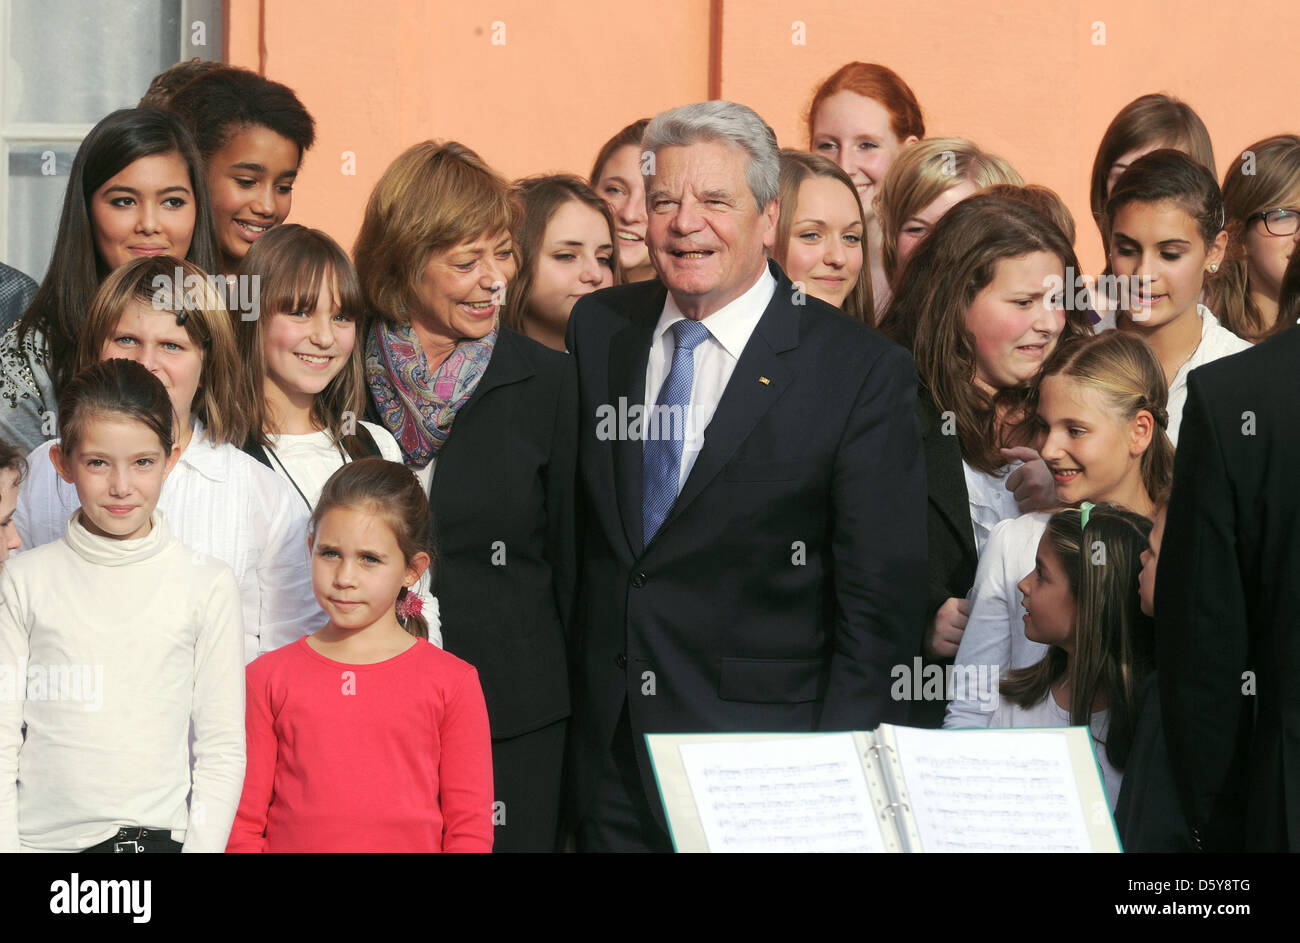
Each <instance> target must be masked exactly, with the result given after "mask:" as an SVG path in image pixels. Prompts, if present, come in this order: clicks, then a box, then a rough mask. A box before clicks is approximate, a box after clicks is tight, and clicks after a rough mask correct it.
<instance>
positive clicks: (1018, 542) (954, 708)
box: [943, 511, 1053, 728]
mask: <svg viewBox="0 0 1300 943" xmlns="http://www.w3.org/2000/svg"><path fill="white" fill-rule="evenodd" d="M1052 514H1053V512H1052V511H1034V512H1032V513H1030V514H1022V515H1021V516H1020V517H1015V518H1012V519H1010V520H1006V521H1003V522H1002V523H1000V524H998V525H997V526H996V527H994V528H993V532H992V534H990V535H989V542H988V544H987V546H985V548H984V552H983V553H982V554H980V562H979V566H978V567H976V569H975V584H974V585H973V586H972V587H971V590H970V592H969V593H967V594H966V598H967V599H968V600H969V601H970V616H969V617H968V621H967V623H966V631H964V632H963V633H962V636H961V643H960V644H959V645H958V646H957V657H956V659H955V661H954V662H953V665H954V668H953V675H954V677H959V678H960V677H981V676H982V677H989V678H998V677H1001V676H1002V674H1003V673H1005V672H1006V671H1007V670H1008V669H1009V668H1026V667H1028V666H1029V665H1033V664H1036V663H1037V662H1038V661H1039V660H1040V659H1041V658H1042V657H1043V656H1044V655H1046V654H1047V648H1048V646H1046V645H1044V644H1043V643H1042V642H1034V641H1031V640H1030V639H1029V638H1027V637H1026V636H1025V620H1024V619H1023V618H1022V616H1023V615H1024V612H1025V610H1024V606H1023V605H1022V603H1023V601H1024V597H1023V596H1022V595H1021V593H1020V590H1019V589H1017V588H1016V587H1017V584H1019V582H1020V581H1021V580H1022V579H1024V578H1025V576H1026V574H1028V573H1029V572H1030V571H1032V570H1033V568H1034V560H1035V558H1036V557H1037V556H1038V542H1039V541H1040V540H1041V539H1042V537H1043V533H1044V532H1045V531H1046V530H1047V522H1048V521H1049V520H1051V517H1052ZM965 665H983V666H986V668H985V671H984V674H983V675H979V674H970V673H966V672H963V671H961V670H960V669H961V668H962V667H963V666H965ZM972 687H974V686H973V685H972ZM964 693H965V696H963V690H962V685H956V686H955V688H954V692H953V699H952V701H950V702H949V704H948V712H947V714H946V715H945V716H944V721H943V725H944V727H947V728H953V727H986V726H988V721H989V714H988V712H987V711H986V710H985V709H983V708H982V707H981V701H980V699H979V692H978V691H974V690H972V691H968V692H964Z"/></svg>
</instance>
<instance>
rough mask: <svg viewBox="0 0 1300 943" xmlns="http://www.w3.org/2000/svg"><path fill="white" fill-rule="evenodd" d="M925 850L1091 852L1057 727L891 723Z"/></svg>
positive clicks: (1071, 770)
mask: <svg viewBox="0 0 1300 943" xmlns="http://www.w3.org/2000/svg"><path fill="white" fill-rule="evenodd" d="M893 735H894V738H895V743H896V745H897V752H898V758H899V764H900V765H901V767H902V771H903V780H904V782H905V784H906V788H907V793H908V795H909V797H910V802H911V808H912V813H913V815H914V817H915V820H916V826H917V831H918V832H919V833H920V836H921V848H922V850H924V851H1091V850H1092V840H1091V838H1090V836H1089V832H1088V828H1087V825H1086V823H1085V822H1084V818H1083V804H1082V802H1081V800H1080V797H1079V787H1078V785H1077V783H1076V780H1075V772H1074V767H1073V765H1072V763H1071V760H1070V754H1069V750H1068V749H1067V745H1066V742H1065V740H1064V739H1063V738H1062V737H1061V736H1060V732H1058V731H1047V730H1045V731H1043V732H1042V733H1037V732H1034V731H1028V730H1017V731H1014V732H1012V731H1005V732H1004V731H997V730H969V731H959V730H916V729H912V728H909V727H897V728H894V730H893Z"/></svg>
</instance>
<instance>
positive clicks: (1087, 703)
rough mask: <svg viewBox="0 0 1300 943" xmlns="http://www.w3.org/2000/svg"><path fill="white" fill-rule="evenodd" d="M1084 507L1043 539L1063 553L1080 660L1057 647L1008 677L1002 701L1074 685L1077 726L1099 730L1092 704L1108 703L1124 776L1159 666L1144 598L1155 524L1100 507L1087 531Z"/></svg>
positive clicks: (1061, 517) (1113, 751) (1034, 698)
mask: <svg viewBox="0 0 1300 943" xmlns="http://www.w3.org/2000/svg"><path fill="white" fill-rule="evenodd" d="M1081 519H1082V514H1081V512H1080V511H1079V510H1078V509H1077V508H1067V509H1066V510H1064V511H1057V512H1056V513H1055V514H1053V515H1052V518H1051V520H1049V521H1048V522H1047V530H1046V532H1045V533H1044V535H1043V540H1044V541H1045V542H1046V543H1047V544H1048V545H1049V546H1050V547H1051V548H1052V550H1053V551H1054V552H1055V553H1056V556H1057V558H1058V559H1059V560H1060V561H1061V567H1062V569H1064V570H1065V573H1066V577H1067V579H1068V580H1069V583H1070V595H1071V596H1072V597H1073V598H1074V607H1075V608H1074V626H1075V629H1074V655H1073V657H1070V656H1068V655H1067V654H1066V652H1065V650H1064V649H1062V648H1058V647H1057V646H1055V645H1053V646H1052V647H1051V649H1050V650H1049V651H1048V653H1047V654H1046V655H1044V656H1043V658H1042V660H1041V661H1039V662H1038V663H1037V664H1035V665H1032V666H1030V667H1028V668H1018V669H1016V670H1014V671H1009V672H1007V674H1006V677H1004V678H1003V679H1002V683H1001V686H1000V689H1001V694H1002V695H1003V696H1005V697H1007V698H1010V699H1011V700H1012V701H1013V702H1014V703H1016V704H1018V705H1019V706H1020V707H1023V708H1026V709H1027V708H1030V707H1033V706H1035V705H1037V704H1039V703H1041V702H1042V700H1043V698H1045V697H1050V696H1051V692H1052V685H1053V684H1055V683H1056V682H1057V681H1058V680H1060V679H1061V678H1064V677H1066V676H1067V675H1068V676H1069V679H1070V723H1071V724H1072V725H1074V726H1082V727H1088V726H1090V725H1091V724H1092V705H1093V704H1094V703H1095V702H1096V700H1097V698H1098V697H1099V696H1100V697H1101V698H1103V699H1104V700H1105V702H1106V710H1107V712H1108V713H1107V733H1106V756H1107V758H1109V760H1110V762H1111V765H1112V766H1114V767H1115V768H1116V769H1123V768H1124V764H1125V763H1126V762H1127V760H1128V754H1129V750H1130V748H1131V747H1132V746H1133V735H1134V733H1135V731H1136V729H1137V696H1138V691H1140V690H1141V688H1142V682H1143V681H1144V680H1145V679H1146V676H1147V675H1148V674H1150V673H1151V671H1152V670H1153V669H1154V667H1155V633H1154V626H1153V623H1152V621H1151V619H1150V617H1149V616H1146V615H1143V614H1142V601H1141V599H1140V598H1139V593H1138V574H1139V573H1141V571H1142V561H1141V559H1140V558H1141V555H1142V551H1143V550H1145V549H1146V547H1147V539H1148V538H1149V537H1150V535H1151V521H1150V520H1148V519H1147V518H1145V517H1143V516H1142V515H1141V514H1136V513H1134V512H1133V511H1129V510H1126V509H1124V508H1121V507H1119V506H1118V505H1114V504H1099V505H1097V506H1096V507H1094V508H1093V509H1092V511H1091V512H1090V513H1089V517H1088V526H1087V528H1083V527H1080V526H1079V525H1080V522H1081Z"/></svg>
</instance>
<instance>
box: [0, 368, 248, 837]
mask: <svg viewBox="0 0 1300 943" xmlns="http://www.w3.org/2000/svg"><path fill="white" fill-rule="evenodd" d="M174 419H175V417H174V413H173V409H172V404H171V401H170V399H169V398H168V394H167V390H166V388H165V387H164V386H163V384H162V382H161V381H159V379H158V378H157V377H155V376H154V375H153V374H151V373H150V372H149V371H148V370H147V369H146V368H145V367H143V366H141V365H140V364H138V363H134V362H132V361H127V360H106V361H102V362H100V363H98V364H95V365H94V366H92V367H90V368H89V369H87V370H85V371H84V372H82V373H81V374H79V375H78V376H76V377H75V378H74V379H73V380H72V381H70V382H69V384H68V386H67V388H66V389H65V390H64V391H63V394H62V395H61V396H60V398H59V425H60V433H61V435H62V439H61V442H60V444H59V445H56V446H54V447H53V448H52V449H51V450H50V458H51V460H52V461H53V463H54V465H55V467H56V469H57V470H58V473H59V475H60V476H61V477H62V478H63V479H64V480H66V481H68V482H69V483H70V484H72V485H73V486H74V487H75V488H76V491H77V496H78V498H79V499H80V504H81V507H80V508H79V509H78V510H77V511H75V512H73V514H72V516H71V518H70V520H69V521H68V524H67V529H66V531H65V533H64V535H63V538H62V539H61V540H57V541H54V542H52V543H48V544H45V545H44V546H42V547H38V548H37V549H35V550H30V551H28V552H27V553H23V554H20V555H19V556H17V557H14V558H13V559H11V560H9V561H8V562H7V564H6V565H5V567H4V571H3V573H0V852H4V851H20V850H21V851H57V852H74V851H104V852H113V851H119V852H128V853H135V852H138V851H149V852H165V851H222V850H224V848H225V845H226V840H227V838H228V836H229V834H230V826H231V822H232V821H233V819H234V814H235V809H236V807H237V805H238V802H239V796H240V790H241V787H242V783H243V775H244V711H243V708H244V685H243V680H244V671H243V624H242V618H241V603H240V596H239V589H238V586H237V585H236V583H235V577H234V574H233V572H232V571H231V569H230V568H229V567H228V566H227V565H226V564H224V563H222V562H220V561H218V560H216V559H215V558H213V557H210V556H207V555H204V554H200V553H195V552H194V551H192V550H191V549H190V548H189V547H186V546H185V545H184V544H182V543H181V542H180V541H179V540H178V539H177V538H176V537H174V536H173V535H172V533H171V531H170V530H169V528H168V525H167V521H166V519H165V517H164V516H163V514H162V512H161V511H159V510H158V509H157V504H158V496H159V494H160V492H161V491H162V486H163V480H164V479H165V478H166V476H167V473H168V472H169V471H170V470H171V469H172V467H173V466H174V465H175V464H176V461H177V459H178V458H179V456H180V447H179V445H178V444H177V443H175V441H174V439H173V436H174V425H173V423H174ZM24 724H26V727H27V731H26V737H25V739H24V736H23V729H22V728H23V725H24ZM191 724H192V725H193V731H194V738H193V744H192V758H191V745H190V740H189V736H190V727H191ZM20 748H21V750H20ZM187 796H189V801H188V803H187V799H186V797H187Z"/></svg>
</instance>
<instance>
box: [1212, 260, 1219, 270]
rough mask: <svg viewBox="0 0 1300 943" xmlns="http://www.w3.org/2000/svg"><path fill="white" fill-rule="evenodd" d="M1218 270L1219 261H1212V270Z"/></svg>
mask: <svg viewBox="0 0 1300 943" xmlns="http://www.w3.org/2000/svg"><path fill="white" fill-rule="evenodd" d="M1218 270H1219V263H1218V262H1212V263H1210V271H1211V272H1217V271H1218Z"/></svg>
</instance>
